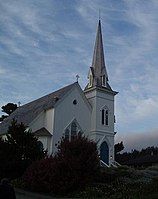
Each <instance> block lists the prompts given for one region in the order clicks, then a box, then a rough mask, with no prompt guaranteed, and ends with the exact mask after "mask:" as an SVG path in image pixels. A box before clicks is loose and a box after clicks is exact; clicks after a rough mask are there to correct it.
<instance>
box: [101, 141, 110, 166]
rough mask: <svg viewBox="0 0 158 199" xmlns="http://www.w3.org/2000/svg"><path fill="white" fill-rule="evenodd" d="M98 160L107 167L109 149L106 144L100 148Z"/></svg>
mask: <svg viewBox="0 0 158 199" xmlns="http://www.w3.org/2000/svg"><path fill="white" fill-rule="evenodd" d="M100 159H101V160H102V161H103V162H105V163H106V164H108V165H109V147H108V145H107V143H106V142H103V143H102V144H101V146H100Z"/></svg>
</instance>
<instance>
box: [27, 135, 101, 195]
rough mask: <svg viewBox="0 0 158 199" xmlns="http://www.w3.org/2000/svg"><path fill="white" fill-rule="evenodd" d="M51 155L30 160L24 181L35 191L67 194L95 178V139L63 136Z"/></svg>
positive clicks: (97, 164) (97, 167)
mask: <svg viewBox="0 0 158 199" xmlns="http://www.w3.org/2000/svg"><path fill="white" fill-rule="evenodd" d="M57 148H58V151H57V153H56V155H55V156H54V157H50V158H46V159H44V160H40V161H38V162H35V163H33V164H32V165H31V166H30V167H29V168H28V169H27V171H26V172H25V174H24V177H23V178H24V181H25V184H26V186H27V188H29V189H33V190H34V191H40V190H41V189H42V190H43V191H46V192H48V191H50V192H53V193H57V194H67V193H70V192H73V191H76V190H79V189H82V188H84V187H85V186H86V185H88V184H89V183H92V182H94V181H95V177H96V176H97V175H98V173H99V171H100V164H99V157H98V152H97V147H96V143H94V142H92V141H89V140H88V139H87V138H85V137H82V136H77V137H75V138H74V139H72V140H70V141H69V140H66V139H64V138H63V139H62V140H61V142H60V144H59V145H58V147H57Z"/></svg>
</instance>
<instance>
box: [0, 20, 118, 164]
mask: <svg viewBox="0 0 158 199" xmlns="http://www.w3.org/2000/svg"><path fill="white" fill-rule="evenodd" d="M108 81H109V80H108V74H107V70H106V66H105V61H104V50H103V41H102V32H101V22H100V20H99V22H98V27H97V34H96V41H95V46H94V53H93V59H92V65H91V67H90V68H89V72H88V84H87V86H86V87H85V89H84V91H83V90H82V89H81V87H80V85H79V84H78V82H75V83H73V84H70V85H68V86H66V87H64V88H61V89H59V90H57V91H55V92H53V93H50V94H48V95H46V96H44V97H41V98H39V99H37V100H34V101H32V102H30V103H28V104H25V105H23V106H20V107H19V108H18V109H17V110H15V111H14V112H13V113H12V114H11V115H10V116H9V117H8V118H6V119H5V120H4V121H3V122H2V123H0V134H1V135H2V134H5V133H7V129H8V126H9V125H10V124H11V121H12V119H13V118H14V119H16V120H17V122H23V123H24V124H25V125H27V126H28V128H30V129H32V131H33V132H34V133H35V135H36V136H37V137H38V139H39V140H40V141H41V142H42V144H43V146H44V148H45V149H47V150H48V154H49V155H51V154H54V153H55V152H56V151H57V147H56V144H57V143H59V142H60V140H61V138H62V137H63V136H65V138H66V139H70V140H71V139H72V138H73V137H75V136H76V135H77V134H83V135H85V136H87V137H88V138H89V139H91V140H94V141H95V142H96V143H97V147H98V152H99V155H100V159H101V162H102V163H103V164H104V165H107V166H111V165H113V163H114V135H115V133H114V122H115V121H114V96H115V95H116V94H117V92H116V91H113V90H112V88H111V87H110V85H109V82H108Z"/></svg>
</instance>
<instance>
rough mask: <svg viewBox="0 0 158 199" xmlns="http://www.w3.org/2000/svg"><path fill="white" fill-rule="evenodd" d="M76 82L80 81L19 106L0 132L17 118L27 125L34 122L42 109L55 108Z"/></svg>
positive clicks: (2, 125)
mask: <svg viewBox="0 0 158 199" xmlns="http://www.w3.org/2000/svg"><path fill="white" fill-rule="evenodd" d="M76 84H78V83H77V82H75V83H73V84H70V85H68V86H66V87H63V88H61V89H59V90H57V91H55V92H53V93H50V94H48V95H45V96H43V97H41V98H39V99H36V100H34V101H32V102H29V103H27V104H24V105H23V106H20V107H18V108H17V109H16V110H15V111H14V112H13V113H12V114H11V115H10V116H9V117H8V118H6V119H5V120H4V121H3V122H2V123H0V134H4V133H6V132H7V130H8V127H9V125H10V124H11V121H12V120H13V119H16V120H17V122H18V123H20V122H23V123H24V124H25V125H29V124H30V122H32V121H33V120H34V119H35V118H36V117H37V116H38V115H39V114H40V113H41V112H42V111H44V110H48V109H50V108H53V107H54V105H55V104H56V102H57V101H58V100H60V99H62V98H63V96H64V95H65V94H66V93H67V92H69V91H70V90H71V89H72V88H73V87H74V86H75V85H76Z"/></svg>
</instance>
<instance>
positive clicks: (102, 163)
mask: <svg viewBox="0 0 158 199" xmlns="http://www.w3.org/2000/svg"><path fill="white" fill-rule="evenodd" d="M100 165H103V166H104V167H110V166H109V165H108V164H106V163H105V162H103V160H100Z"/></svg>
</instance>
